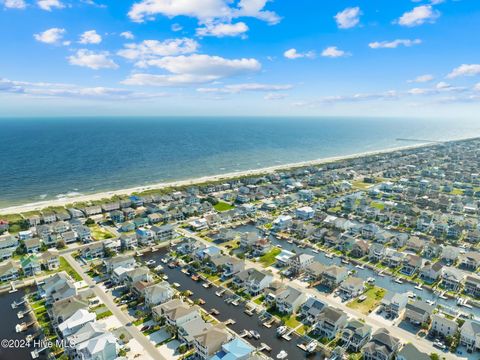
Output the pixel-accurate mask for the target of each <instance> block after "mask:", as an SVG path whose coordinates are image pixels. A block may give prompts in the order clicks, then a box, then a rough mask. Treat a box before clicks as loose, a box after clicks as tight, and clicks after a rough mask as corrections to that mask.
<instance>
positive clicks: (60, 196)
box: [55, 191, 83, 199]
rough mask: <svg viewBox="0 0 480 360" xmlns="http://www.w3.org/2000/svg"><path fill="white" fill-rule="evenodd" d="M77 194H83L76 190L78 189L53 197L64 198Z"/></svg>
mask: <svg viewBox="0 0 480 360" xmlns="http://www.w3.org/2000/svg"><path fill="white" fill-rule="evenodd" d="M79 195H83V194H82V193H80V192H78V191H69V192H68V193H66V194H58V195H56V196H55V197H56V198H57V199H65V198H71V197H75V196H79Z"/></svg>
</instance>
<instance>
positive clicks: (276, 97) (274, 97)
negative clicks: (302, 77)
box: [263, 93, 288, 100]
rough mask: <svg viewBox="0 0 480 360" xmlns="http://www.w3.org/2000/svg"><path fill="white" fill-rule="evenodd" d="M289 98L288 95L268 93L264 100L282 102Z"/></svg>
mask: <svg viewBox="0 0 480 360" xmlns="http://www.w3.org/2000/svg"><path fill="white" fill-rule="evenodd" d="M286 97H288V95H287V94H280V93H268V94H267V95H265V96H264V97H263V98H264V99H265V100H282V99H285V98H286Z"/></svg>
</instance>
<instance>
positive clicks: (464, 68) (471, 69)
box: [447, 64, 480, 79]
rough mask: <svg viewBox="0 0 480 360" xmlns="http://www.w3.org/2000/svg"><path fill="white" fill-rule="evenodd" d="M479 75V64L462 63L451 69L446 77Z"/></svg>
mask: <svg viewBox="0 0 480 360" xmlns="http://www.w3.org/2000/svg"><path fill="white" fill-rule="evenodd" d="M475 75H480V64H463V65H460V66H459V67H457V68H455V69H453V70H452V72H451V73H450V74H448V75H447V78H450V79H452V78H456V77H459V76H475Z"/></svg>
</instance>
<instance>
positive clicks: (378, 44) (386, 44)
mask: <svg viewBox="0 0 480 360" xmlns="http://www.w3.org/2000/svg"><path fill="white" fill-rule="evenodd" d="M421 43H422V40H420V39H415V40H410V39H396V40H393V41H375V42H371V43H370V44H368V46H369V47H370V48H372V49H395V48H397V47H399V46H406V47H410V46H413V45H419V44H421Z"/></svg>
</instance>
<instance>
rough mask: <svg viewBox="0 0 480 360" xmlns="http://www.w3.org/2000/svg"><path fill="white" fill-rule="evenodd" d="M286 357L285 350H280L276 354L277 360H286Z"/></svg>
mask: <svg viewBox="0 0 480 360" xmlns="http://www.w3.org/2000/svg"><path fill="white" fill-rule="evenodd" d="M287 356H288V354H287V352H286V351H285V350H282V351H280V352H279V353H278V354H277V359H280V360H282V359H286V358H287Z"/></svg>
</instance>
